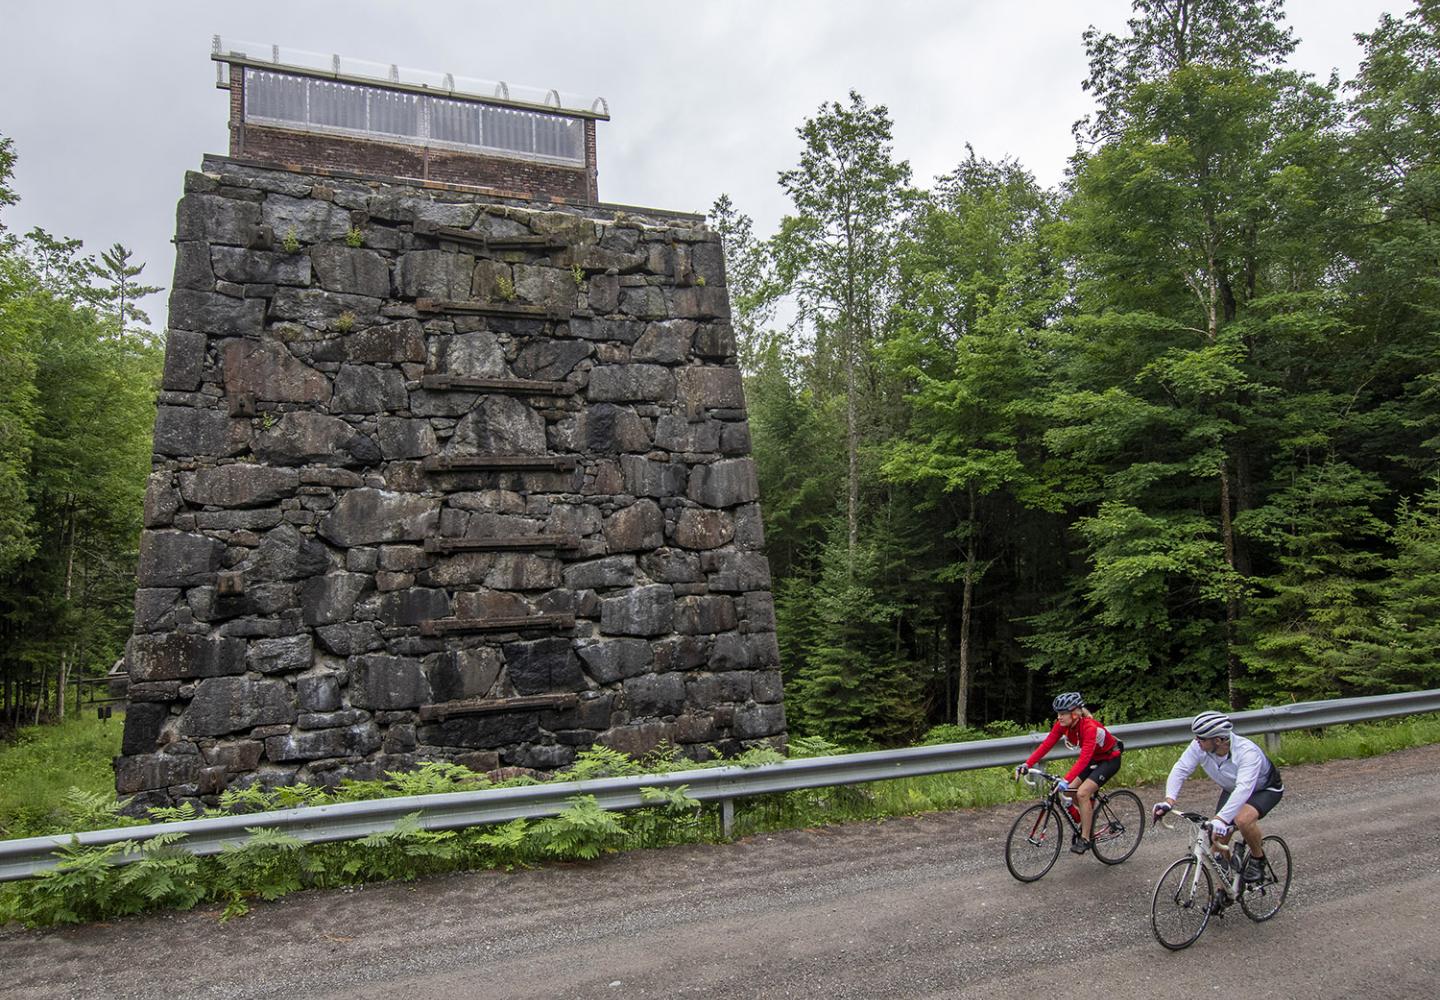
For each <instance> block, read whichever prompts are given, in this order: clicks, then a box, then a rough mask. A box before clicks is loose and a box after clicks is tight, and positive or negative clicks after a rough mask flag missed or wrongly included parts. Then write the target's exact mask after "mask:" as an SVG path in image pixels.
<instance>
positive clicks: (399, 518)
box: [318, 488, 440, 547]
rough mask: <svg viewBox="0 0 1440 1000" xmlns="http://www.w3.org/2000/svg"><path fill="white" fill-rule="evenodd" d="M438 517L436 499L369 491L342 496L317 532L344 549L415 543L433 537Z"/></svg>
mask: <svg viewBox="0 0 1440 1000" xmlns="http://www.w3.org/2000/svg"><path fill="white" fill-rule="evenodd" d="M439 517H440V502H439V501H438V500H436V499H429V498H426V497H421V496H415V495H413V494H407V493H390V492H387V491H385V490H377V489H369V488H366V489H359V490H351V491H350V492H348V493H346V494H345V495H344V496H343V497H341V498H340V502H339V503H337V504H336V505H335V508H334V509H333V510H332V511H331V512H330V513H329V514H328V515H327V516H326V517H325V519H324V520H323V521H321V522H320V526H319V529H318V530H319V533H320V535H321V536H323V537H324V538H325V539H326V540H328V541H330V542H332V543H334V544H335V545H340V546H344V547H349V546H353V545H373V544H375V543H377V542H400V541H412V542H414V541H420V540H422V539H424V538H427V537H429V536H430V535H432V534H434V531H435V525H436V522H437V521H438V520H439Z"/></svg>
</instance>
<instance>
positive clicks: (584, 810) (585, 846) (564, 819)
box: [533, 795, 625, 861]
mask: <svg viewBox="0 0 1440 1000" xmlns="http://www.w3.org/2000/svg"><path fill="white" fill-rule="evenodd" d="M566 801H567V802H569V803H570V805H569V806H568V807H567V808H566V809H565V810H564V811H563V812H561V813H560V814H559V815H558V816H552V817H550V818H549V819H545V820H541V821H540V822H539V823H536V824H535V826H534V828H533V832H534V839H535V842H536V844H537V846H539V848H540V849H541V850H542V851H544V852H545V853H546V854H549V855H551V856H552V857H557V858H583V859H585V860H587V861H589V860H591V859H593V858H597V857H599V856H600V853H601V852H602V851H606V850H612V849H613V848H614V845H615V844H616V843H617V842H618V841H619V840H620V839H621V838H622V837H624V836H625V826H624V824H623V823H621V822H620V817H619V816H616V815H615V814H614V813H612V812H606V811H605V810H604V809H601V808H600V803H599V802H597V801H596V799H595V796H593V795H576V796H573V797H572V798H569V799H566Z"/></svg>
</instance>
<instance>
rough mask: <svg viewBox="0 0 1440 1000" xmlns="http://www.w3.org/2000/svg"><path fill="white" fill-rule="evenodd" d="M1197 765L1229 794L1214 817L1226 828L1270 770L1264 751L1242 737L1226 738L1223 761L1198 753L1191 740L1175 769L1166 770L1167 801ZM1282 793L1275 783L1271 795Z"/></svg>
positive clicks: (1173, 796)
mask: <svg viewBox="0 0 1440 1000" xmlns="http://www.w3.org/2000/svg"><path fill="white" fill-rule="evenodd" d="M1197 765H1198V766H1200V767H1202V768H1204V769H1205V773H1206V774H1208V775H1210V777H1211V778H1212V779H1213V780H1214V782H1215V784H1217V785H1219V786H1220V787H1221V788H1223V789H1225V790H1226V791H1228V792H1230V797H1229V798H1228V799H1226V800H1225V808H1224V809H1221V810H1220V813H1219V815H1218V816H1216V817H1215V818H1216V819H1219V820H1221V821H1223V822H1225V823H1227V824H1228V823H1233V822H1234V821H1235V814H1236V813H1238V812H1239V811H1240V807H1241V806H1243V805H1244V804H1245V803H1246V802H1248V801H1249V800H1250V796H1251V795H1253V794H1254V793H1255V790H1256V789H1257V788H1264V787H1266V786H1265V785H1263V784H1262V782H1264V781H1265V780H1266V778H1268V777H1269V776H1270V774H1271V772H1272V770H1273V765H1271V763H1270V758H1269V757H1266V756H1265V751H1264V750H1261V749H1260V747H1258V746H1257V745H1256V744H1255V743H1254V742H1253V741H1251V740H1247V739H1246V738H1245V737H1243V736H1239V735H1232V736H1231V737H1230V753H1229V754H1228V755H1226V756H1224V757H1221V756H1218V755H1217V754H1213V753H1206V752H1205V751H1204V750H1201V749H1200V743H1199V742H1198V741H1197V740H1191V741H1190V745H1189V746H1188V747H1186V748H1185V752H1184V753H1182V754H1181V755H1180V759H1179V760H1177V761H1176V762H1175V766H1174V767H1172V768H1171V769H1170V778H1169V780H1167V781H1166V782H1165V797H1166V798H1167V799H1174V798H1178V797H1179V796H1180V787H1181V786H1182V785H1184V784H1185V779H1186V778H1188V777H1190V775H1192V774H1194V773H1195V768H1196V766H1197ZM1284 790H1285V787H1284V785H1280V784H1279V783H1278V782H1277V787H1276V788H1275V789H1274V791H1284Z"/></svg>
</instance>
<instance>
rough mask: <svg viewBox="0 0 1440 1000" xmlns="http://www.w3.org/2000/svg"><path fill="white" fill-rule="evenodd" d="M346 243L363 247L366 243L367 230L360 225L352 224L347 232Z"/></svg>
mask: <svg viewBox="0 0 1440 1000" xmlns="http://www.w3.org/2000/svg"><path fill="white" fill-rule="evenodd" d="M345 245H346V246H347V247H361V246H364V245H365V231H364V230H363V229H361V228H360V227H359V226H351V227H350V230H349V231H348V232H347V233H346V234H345Z"/></svg>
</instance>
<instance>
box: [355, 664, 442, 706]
mask: <svg viewBox="0 0 1440 1000" xmlns="http://www.w3.org/2000/svg"><path fill="white" fill-rule="evenodd" d="M350 665H351V675H350V704H351V705H354V706H355V707H356V708H379V709H397V708H416V707H418V706H420V705H424V704H427V703H429V702H430V701H431V700H432V694H431V691H430V682H429V680H427V679H426V677H425V668H424V666H423V665H422V664H421V662H420V661H419V660H414V659H409V658H405V657H398V656H382V655H379V654H372V655H369V656H356V657H352V658H351V660H350Z"/></svg>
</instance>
